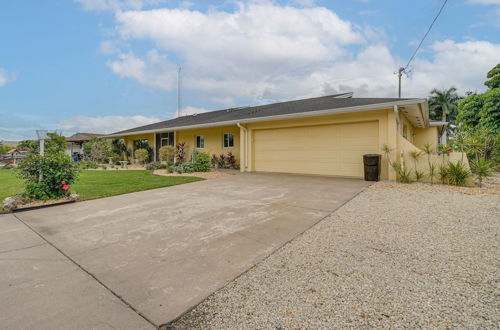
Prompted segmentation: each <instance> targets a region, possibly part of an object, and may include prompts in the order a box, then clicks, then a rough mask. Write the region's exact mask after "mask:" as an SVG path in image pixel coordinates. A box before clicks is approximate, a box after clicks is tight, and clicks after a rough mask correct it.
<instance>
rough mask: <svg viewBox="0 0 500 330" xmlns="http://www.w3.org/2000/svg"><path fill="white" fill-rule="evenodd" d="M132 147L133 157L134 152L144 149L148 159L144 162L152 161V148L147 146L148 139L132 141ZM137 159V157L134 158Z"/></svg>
mask: <svg viewBox="0 0 500 330" xmlns="http://www.w3.org/2000/svg"><path fill="white" fill-rule="evenodd" d="M133 145H134V157H135V151H136V150H138V149H145V150H146V151H147V152H148V157H147V158H146V160H145V162H150V161H151V160H152V159H153V154H154V153H153V148H151V146H150V145H149V141H148V139H137V140H134V142H133ZM135 158H136V159H137V157H135Z"/></svg>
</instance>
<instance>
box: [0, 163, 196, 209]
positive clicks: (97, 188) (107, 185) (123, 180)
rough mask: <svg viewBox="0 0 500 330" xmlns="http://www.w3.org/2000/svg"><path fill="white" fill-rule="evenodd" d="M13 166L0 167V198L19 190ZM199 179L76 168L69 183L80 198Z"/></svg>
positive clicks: (148, 172) (115, 193) (18, 182)
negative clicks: (74, 177) (75, 175)
mask: <svg viewBox="0 0 500 330" xmlns="http://www.w3.org/2000/svg"><path fill="white" fill-rule="evenodd" d="M15 173H16V172H15V171H14V170H1V171H0V202H1V201H3V200H4V199H5V198H6V197H9V196H14V195H17V194H21V193H22V192H23V182H22V180H21V179H19V178H17V177H16V174H15ZM199 180H203V179H201V178H196V177H189V176H158V175H153V173H151V172H150V171H141V170H137V171H132V170H130V171H112V170H109V171H80V174H79V176H78V180H77V182H76V183H75V184H73V185H72V186H71V191H74V192H77V193H78V194H79V195H80V199H81V200H87V199H94V198H102V197H108V196H114V195H121V194H126V193H131V192H135V191H142V190H148V189H155V188H161V187H169V186H175V185H178V184H182V183H189V182H195V181H199ZM2 211H3V209H2V205H1V204H0V212H2Z"/></svg>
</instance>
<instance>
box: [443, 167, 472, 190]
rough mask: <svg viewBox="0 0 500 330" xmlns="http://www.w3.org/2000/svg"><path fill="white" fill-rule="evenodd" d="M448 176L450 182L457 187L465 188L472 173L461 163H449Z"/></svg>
mask: <svg viewBox="0 0 500 330" xmlns="http://www.w3.org/2000/svg"><path fill="white" fill-rule="evenodd" d="M447 174H448V175H447V178H448V182H449V183H450V184H452V185H455V186H465V181H466V180H467V178H468V177H469V176H470V172H469V171H467V170H466V169H465V166H464V165H463V164H462V163H461V162H456V163H453V162H449V163H448V169H447Z"/></svg>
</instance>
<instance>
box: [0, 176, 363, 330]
mask: <svg viewBox="0 0 500 330" xmlns="http://www.w3.org/2000/svg"><path fill="white" fill-rule="evenodd" d="M365 186H367V183H366V182H364V181H362V180H356V179H344V178H332V177H317V176H299V175H285V174H255V173H252V174H238V175H232V176H226V177H222V178H218V179H214V180H207V181H200V182H195V183H190V184H185V185H180V186H174V187H168V188H161V189H155V190H149V191H143V192H137V193H132V194H127V195H121V196H115V197H110V198H104V199H99V200H93V201H86V202H80V203H76V204H69V205H64V206H59V207H52V208H45V209H40V210H35V211H28V212H23V213H17V214H16V215H15V217H14V216H13V215H3V216H1V217H0V296H1V297H2V299H0V310H2V314H1V316H0V324H3V326H4V327H7V328H9V327H13V328H65V327H66V328H68V327H69V328H72V327H75V328H94V329H95V328H103V329H105V328H111V327H116V328H121V329H125V328H130V329H138V328H147V327H153V326H160V325H162V324H166V323H168V322H170V321H172V320H173V319H175V318H177V317H178V316H180V315H181V314H182V313H184V312H185V311H187V310H188V309H189V308H191V307H193V306H195V305H196V304H198V303H199V302H200V301H202V300H203V299H204V298H206V297H207V296H208V295H210V294H211V293H213V292H214V291H215V290H217V289H219V288H221V287H222V286H224V285H225V284H227V283H228V282H229V281H231V280H232V279H234V278H235V277H237V276H238V275H239V274H241V273H243V272H245V271H246V270H248V269H249V268H251V267H252V266H253V265H255V264H256V263H257V262H259V261H260V260H262V259H264V258H266V256H268V255H269V254H271V253H272V252H273V251H274V250H276V249H277V248H279V247H280V246H282V245H283V244H285V243H286V242H288V241H289V240H291V239H293V238H294V237H296V236H297V235H298V234H300V233H302V232H303V231H305V230H306V229H308V228H309V227H311V226H312V225H314V224H315V223H317V222H318V221H320V220H321V219H323V218H325V217H326V216H328V215H329V214H331V213H332V212H333V211H334V210H336V209H337V208H338V207H340V206H341V205H342V204H344V203H345V202H346V201H348V200H350V199H351V198H352V197H354V196H355V195H357V194H358V193H359V192H360V191H361V190H362V189H363V187H365Z"/></svg>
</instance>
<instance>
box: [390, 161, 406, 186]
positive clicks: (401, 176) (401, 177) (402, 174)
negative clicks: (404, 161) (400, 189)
mask: <svg viewBox="0 0 500 330" xmlns="http://www.w3.org/2000/svg"><path fill="white" fill-rule="evenodd" d="M391 166H392V168H393V169H394V171H396V173H397V174H398V181H399V182H401V183H411V171H410V170H407V169H405V168H403V166H401V164H400V163H397V162H396V163H392V165H391Z"/></svg>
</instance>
